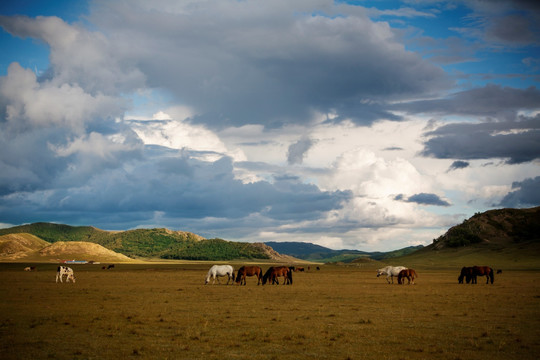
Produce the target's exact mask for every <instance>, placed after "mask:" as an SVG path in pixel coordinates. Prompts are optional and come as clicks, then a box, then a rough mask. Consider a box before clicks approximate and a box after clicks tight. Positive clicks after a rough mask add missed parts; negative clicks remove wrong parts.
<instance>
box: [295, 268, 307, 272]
mask: <svg viewBox="0 0 540 360" xmlns="http://www.w3.org/2000/svg"><path fill="white" fill-rule="evenodd" d="M294 271H295V272H296V271H305V270H304V268H303V267H297V268H296V269H294Z"/></svg>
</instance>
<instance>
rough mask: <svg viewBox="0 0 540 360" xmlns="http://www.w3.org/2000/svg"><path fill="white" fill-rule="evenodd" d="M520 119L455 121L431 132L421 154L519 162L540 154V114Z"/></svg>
mask: <svg viewBox="0 0 540 360" xmlns="http://www.w3.org/2000/svg"><path fill="white" fill-rule="evenodd" d="M520 120H521V121H505V122H496V123H494V122H489V123H472V124H471V123H454V124H448V125H443V126H441V127H439V128H438V129H436V130H434V131H431V132H428V133H427V134H426V135H427V136H428V137H429V139H428V140H427V141H426V142H425V143H424V145H425V147H424V150H423V151H422V154H423V155H425V156H434V157H436V158H441V159H466V160H473V159H491V158H502V159H506V161H507V162H508V163H511V164H518V163H523V162H527V161H533V160H535V159H538V158H539V157H540V143H539V142H538V138H539V137H540V116H538V115H537V116H536V117H534V118H530V117H523V116H522V117H520Z"/></svg>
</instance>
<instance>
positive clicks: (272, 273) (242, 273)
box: [24, 265, 502, 285]
mask: <svg viewBox="0 0 540 360" xmlns="http://www.w3.org/2000/svg"><path fill="white" fill-rule="evenodd" d="M113 266H114V265H113ZM34 269H35V268H34ZM34 269H31V268H30V267H27V268H25V269H24V270H25V271H32V270H34ZM317 270H319V267H317ZM295 271H304V268H302V267H294V266H271V267H270V268H269V269H268V270H266V272H265V273H264V274H263V270H262V268H261V267H260V266H257V265H251V266H242V267H241V268H240V269H238V272H237V273H236V274H235V272H234V268H233V267H232V266H231V265H213V266H212V267H211V268H210V270H208V274H207V275H206V279H205V281H204V284H205V285H206V284H208V283H209V282H210V279H213V281H212V284H215V282H216V280H217V281H218V283H219V284H221V282H220V280H219V278H220V277H224V276H227V285H228V284H229V282H230V283H231V284H234V283H235V282H236V283H237V284H240V285H246V278H247V277H251V276H255V277H256V278H257V285H260V284H262V285H266V284H267V283H268V284H272V285H273V284H276V285H279V278H280V277H283V282H282V284H283V285H292V283H293V278H292V273H293V272H295ZM500 272H502V271H501V270H498V273H500ZM235 275H236V276H235ZM382 275H386V281H387V282H388V283H389V284H390V283H392V284H393V283H394V277H397V281H398V284H405V279H407V281H408V284H409V285H411V284H413V285H414V280H415V279H416V278H418V274H417V273H416V271H415V270H414V269H410V268H406V267H405V266H386V267H383V268H381V269H378V270H377V277H379V276H382ZM64 276H65V277H66V282H69V280H71V281H72V282H75V274H74V272H73V269H71V268H70V267H67V266H58V268H57V272H56V282H58V280H60V282H62V278H63V277H64ZM478 276H485V277H486V284H489V283H490V282H491V283H492V284H493V281H494V280H495V272H494V271H493V269H492V268H490V267H489V266H469V267H467V266H464V267H463V268H462V269H461V273H460V274H459V277H458V283H459V284H463V281H464V280H465V281H466V282H467V284H476V283H477V278H478Z"/></svg>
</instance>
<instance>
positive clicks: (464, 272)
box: [458, 266, 473, 284]
mask: <svg viewBox="0 0 540 360" xmlns="http://www.w3.org/2000/svg"><path fill="white" fill-rule="evenodd" d="M472 278H473V268H472V266H464V267H462V268H461V273H460V274H459V276H458V283H460V284H463V279H465V281H466V282H467V284H470V283H471V280H472Z"/></svg>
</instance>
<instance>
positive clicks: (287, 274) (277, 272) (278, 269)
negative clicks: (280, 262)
mask: <svg viewBox="0 0 540 360" xmlns="http://www.w3.org/2000/svg"><path fill="white" fill-rule="evenodd" d="M279 276H283V285H285V284H287V285H292V282H293V281H292V270H291V269H290V268H289V267H287V266H272V267H270V268H269V269H268V270H266V273H264V276H263V282H262V284H263V285H265V284H266V283H267V282H270V283H271V284H279V281H278V277H279Z"/></svg>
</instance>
